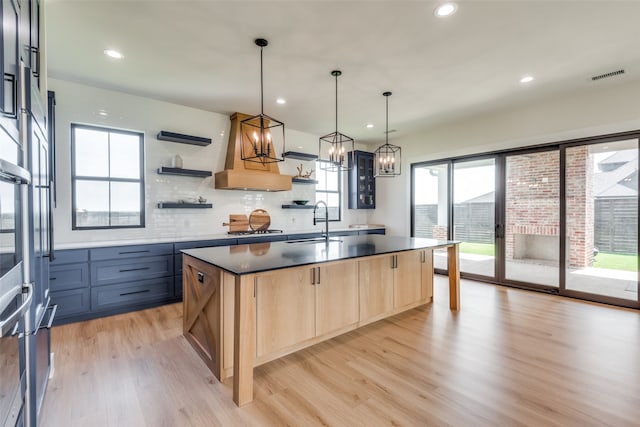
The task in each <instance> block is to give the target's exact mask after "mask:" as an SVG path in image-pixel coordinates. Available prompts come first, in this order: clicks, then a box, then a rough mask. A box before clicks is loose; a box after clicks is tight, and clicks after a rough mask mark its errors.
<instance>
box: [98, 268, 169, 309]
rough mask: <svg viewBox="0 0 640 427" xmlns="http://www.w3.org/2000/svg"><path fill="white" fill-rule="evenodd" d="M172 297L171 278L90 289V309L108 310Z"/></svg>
mask: <svg viewBox="0 0 640 427" xmlns="http://www.w3.org/2000/svg"><path fill="white" fill-rule="evenodd" d="M172 295H173V276H171V277H165V278H162V279H152V280H138V281H135V282H130V283H119V284H117V285H109V286H100V287H97V288H92V289H91V309H92V310H93V311H100V310H106V309H108V308H114V307H121V306H122V307H124V306H127V305H132V304H140V303H145V302H153V301H158V300H163V299H166V298H170V297H171V296H172Z"/></svg>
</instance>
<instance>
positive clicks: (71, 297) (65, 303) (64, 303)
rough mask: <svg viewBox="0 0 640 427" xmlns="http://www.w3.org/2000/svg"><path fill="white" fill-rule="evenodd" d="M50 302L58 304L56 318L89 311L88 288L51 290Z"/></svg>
mask: <svg viewBox="0 0 640 427" xmlns="http://www.w3.org/2000/svg"><path fill="white" fill-rule="evenodd" d="M51 304H57V305H58V311H57V312H56V319H63V318H65V317H68V316H72V315H76V314H83V313H88V312H89V288H84V289H72V290H69V291H58V292H51Z"/></svg>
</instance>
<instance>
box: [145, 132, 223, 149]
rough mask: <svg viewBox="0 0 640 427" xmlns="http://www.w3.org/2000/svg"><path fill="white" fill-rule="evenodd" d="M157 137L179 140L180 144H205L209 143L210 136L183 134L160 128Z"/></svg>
mask: <svg viewBox="0 0 640 427" xmlns="http://www.w3.org/2000/svg"><path fill="white" fill-rule="evenodd" d="M157 138H158V139H159V140H161V141H171V142H179V143H181V144H191V145H200V146H205V145H209V144H211V138H204V137H201V136H193V135H184V134H181V133H176V132H169V131H166V130H161V131H160V132H158V135H157Z"/></svg>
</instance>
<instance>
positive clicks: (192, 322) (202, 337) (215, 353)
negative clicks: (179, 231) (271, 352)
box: [182, 255, 223, 380]
mask: <svg viewBox="0 0 640 427" xmlns="http://www.w3.org/2000/svg"><path fill="white" fill-rule="evenodd" d="M182 283H183V287H184V290H183V300H182V301H183V303H182V304H183V325H182V326H183V331H182V332H183V334H184V336H185V338H186V339H187V341H189V343H191V346H192V347H193V348H194V349H195V350H196V352H197V353H198V355H199V356H200V357H201V358H202V360H203V361H204V362H205V363H206V365H207V366H208V367H209V369H210V370H211V372H212V373H213V374H214V375H215V376H216V378H218V379H219V380H220V379H222V378H223V375H222V360H221V359H222V358H221V354H222V348H221V345H222V340H221V338H222V319H221V313H222V271H221V270H220V269H218V268H217V267H214V266H212V265H210V264H208V263H205V262H202V261H200V260H198V259H196V258H193V257H190V256H188V255H183V269H182Z"/></svg>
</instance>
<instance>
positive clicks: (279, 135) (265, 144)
mask: <svg viewBox="0 0 640 427" xmlns="http://www.w3.org/2000/svg"><path fill="white" fill-rule="evenodd" d="M255 44H256V45H258V46H260V114H259V115H257V116H253V117H249V118H247V119H244V120H243V121H242V122H240V130H241V132H242V152H241V158H242V160H246V161H248V162H255V163H263V164H264V163H275V162H282V161H284V157H278V154H277V152H276V150H275V147H276V145H280V144H281V145H282V150H281V151H280V153H284V152H285V149H284V123H282V122H281V121H279V120H276V119H274V118H273V117H269V116H267V115H266V114H264V89H263V76H262V49H263V48H264V47H265V46H266V45H268V44H269V42H267V41H266V40H265V39H256V40H255Z"/></svg>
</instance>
